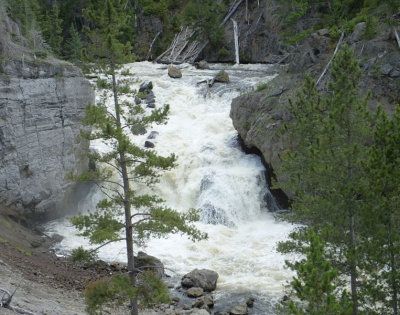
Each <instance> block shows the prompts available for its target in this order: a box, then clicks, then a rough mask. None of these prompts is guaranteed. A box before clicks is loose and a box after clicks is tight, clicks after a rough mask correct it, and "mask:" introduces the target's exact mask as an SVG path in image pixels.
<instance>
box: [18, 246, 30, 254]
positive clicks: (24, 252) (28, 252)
mask: <svg viewBox="0 0 400 315" xmlns="http://www.w3.org/2000/svg"><path fill="white" fill-rule="evenodd" d="M16 249H18V250H19V251H20V252H21V253H22V254H25V255H27V256H32V253H31V252H30V251H29V250H26V249H25V248H23V247H19V246H17V247H16Z"/></svg>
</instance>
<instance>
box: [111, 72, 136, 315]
mask: <svg viewBox="0 0 400 315" xmlns="http://www.w3.org/2000/svg"><path fill="white" fill-rule="evenodd" d="M111 72H112V85H113V94H114V107H115V118H116V120H117V129H118V130H119V131H120V132H121V133H122V127H121V116H120V108H119V104H118V95H117V83H116V80H115V69H114V67H113V66H111ZM119 158H120V164H121V172H122V181H123V187H124V211H125V238H126V254H127V259H128V266H127V267H128V272H129V278H130V281H131V285H132V286H133V287H134V286H135V285H136V269H135V257H134V255H133V237H132V224H131V217H132V212H131V204H130V201H129V199H128V198H129V191H130V188H129V179H128V169H127V166H126V158H125V152H123V151H119ZM130 306H131V311H130V314H131V315H138V307H137V299H136V298H133V299H131V300H130Z"/></svg>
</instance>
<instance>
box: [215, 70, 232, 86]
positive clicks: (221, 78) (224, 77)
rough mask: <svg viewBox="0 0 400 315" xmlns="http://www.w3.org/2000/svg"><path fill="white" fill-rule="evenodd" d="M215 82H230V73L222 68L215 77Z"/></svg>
mask: <svg viewBox="0 0 400 315" xmlns="http://www.w3.org/2000/svg"><path fill="white" fill-rule="evenodd" d="M214 81H215V82H221V83H229V74H228V73H227V72H226V71H225V70H221V71H220V72H218V73H217V74H216V75H215V77H214Z"/></svg>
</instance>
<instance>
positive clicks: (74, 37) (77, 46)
mask: <svg viewBox="0 0 400 315" xmlns="http://www.w3.org/2000/svg"><path fill="white" fill-rule="evenodd" d="M69 34H70V37H69V38H68V39H67V40H66V41H65V57H66V58H67V59H68V60H69V61H71V62H72V63H74V64H80V62H81V59H82V50H83V44H82V40H81V37H80V35H79V33H78V31H77V29H76V27H75V25H74V24H71V27H70V29H69Z"/></svg>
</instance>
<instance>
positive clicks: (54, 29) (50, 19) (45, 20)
mask: <svg viewBox="0 0 400 315" xmlns="http://www.w3.org/2000/svg"><path fill="white" fill-rule="evenodd" d="M39 22H40V27H41V30H42V34H43V37H44V39H45V41H46V43H47V44H48V45H49V46H50V47H51V49H52V51H53V52H54V53H55V54H56V55H58V56H60V55H61V43H62V41H63V37H62V22H63V21H62V19H61V18H60V8H59V6H58V4H57V2H54V3H53V4H52V6H51V7H50V8H45V12H44V14H43V16H42V17H41V18H40V20H39Z"/></svg>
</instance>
